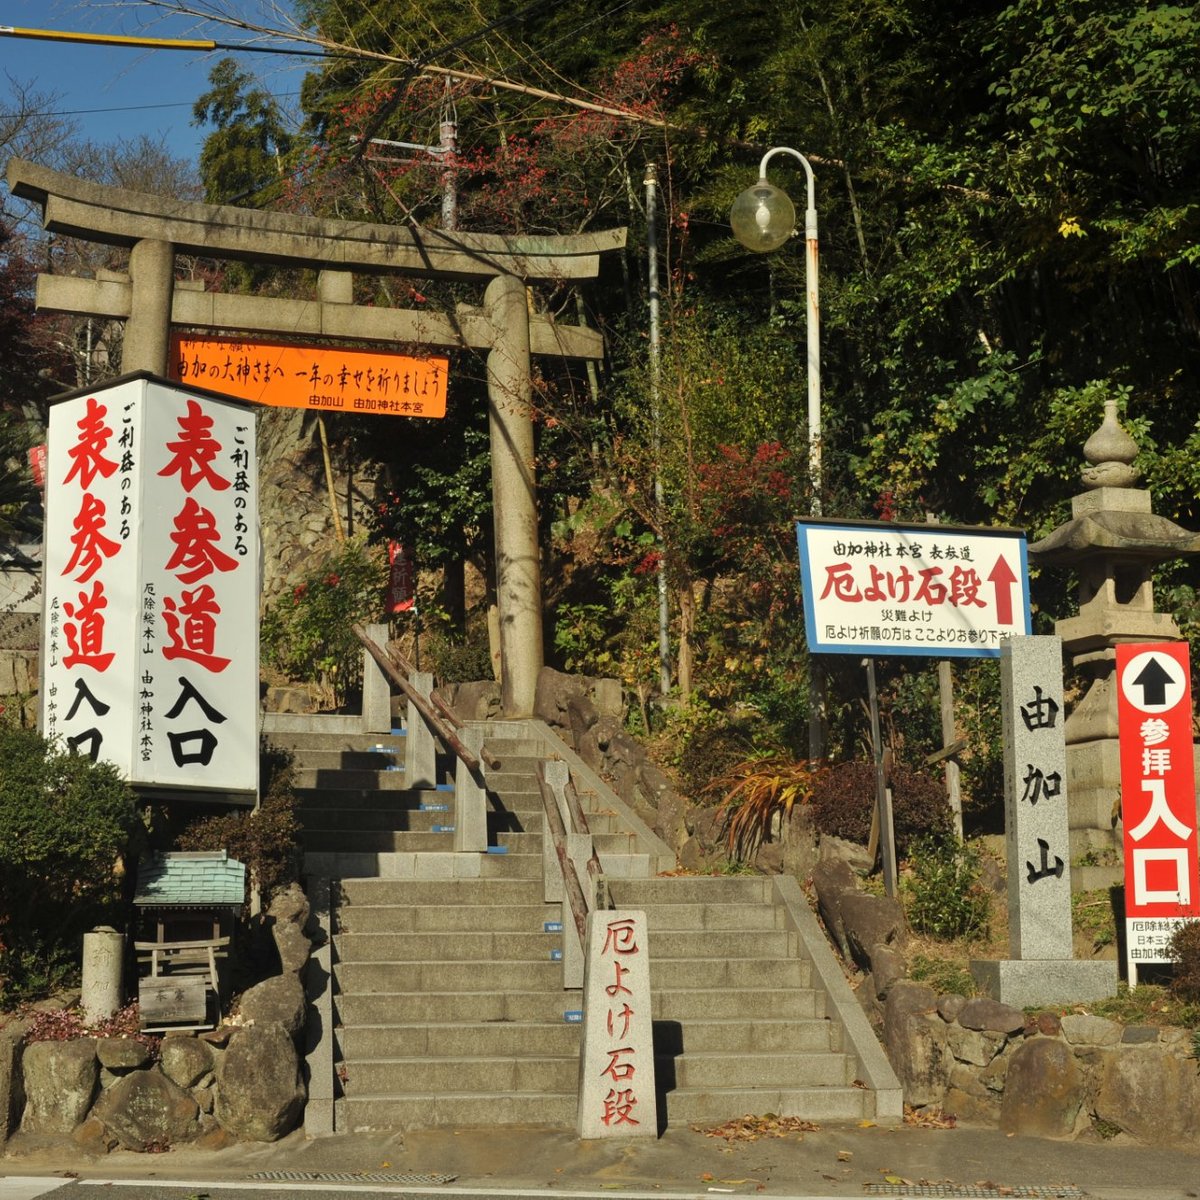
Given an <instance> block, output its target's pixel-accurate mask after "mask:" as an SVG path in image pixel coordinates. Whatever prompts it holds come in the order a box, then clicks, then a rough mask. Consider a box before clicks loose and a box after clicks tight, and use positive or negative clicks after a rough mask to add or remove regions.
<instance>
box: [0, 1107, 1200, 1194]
mask: <svg viewBox="0 0 1200 1200" xmlns="http://www.w3.org/2000/svg"><path fill="white" fill-rule="evenodd" d="M1197 1149H1200V1146H1198V1147H1197ZM5 1152H6V1153H7V1157H0V1200H36V1198H37V1197H39V1196H49V1197H53V1200H195V1198H197V1197H208V1198H209V1200H260V1198H261V1200H280V1198H281V1197H283V1196H301V1197H303V1198H304V1200H324V1198H326V1197H329V1198H331V1200H332V1197H335V1196H347V1195H350V1196H372V1195H374V1196H380V1197H384V1196H393V1197H394V1196H397V1195H401V1196H405V1197H408V1198H410V1200H451V1198H452V1197H462V1198H464V1200H479V1198H481V1197H496V1198H497V1200H525V1198H526V1197H545V1196H546V1195H547V1194H550V1195H554V1194H558V1195H563V1196H568V1197H570V1198H571V1200H593V1198H599V1200H613V1197H619V1198H624V1200H643V1198H644V1197H655V1198H656V1200H724V1198H725V1197H732V1196H748V1197H755V1198H758V1197H761V1200H801V1198H803V1200H848V1198H850V1197H854V1198H856V1200H862V1198H864V1197H875V1196H880V1197H883V1196H897V1197H903V1196H910V1197H941V1198H946V1200H951V1198H958V1197H962V1198H978V1200H987V1198H993V1197H994V1198H997V1200H1027V1198H1028V1200H1051V1198H1052V1197H1056V1196H1062V1197H1064V1198H1069V1200H1082V1198H1086V1200H1191V1198H1194V1197H1200V1155H1198V1154H1197V1153H1196V1152H1195V1151H1192V1152H1190V1153H1189V1152H1187V1151H1181V1150H1179V1149H1154V1148H1150V1147H1146V1146H1138V1145H1135V1144H1131V1143H1126V1144H1119V1140H1118V1142H1117V1143H1114V1142H1104V1141H1101V1140H1099V1139H1096V1140H1090V1141H1088V1140H1079V1141H1048V1140H1043V1139H1038V1138H1029V1137H1006V1136H1005V1135H1004V1134H1003V1133H1002V1132H1000V1131H999V1130H994V1129H969V1128H958V1129H945V1130H942V1129H928V1128H915V1127H911V1126H901V1127H899V1128H892V1129H888V1128H880V1127H865V1128H864V1127H861V1126H854V1125H852V1126H845V1125H843V1126H836V1125H829V1126H824V1127H821V1128H810V1129H809V1130H806V1131H805V1132H803V1133H791V1134H789V1135H788V1136H787V1137H771V1136H766V1135H765V1134H764V1135H763V1136H761V1137H756V1138H754V1139H753V1140H727V1139H726V1138H725V1137H723V1136H712V1131H707V1132H706V1131H694V1130H690V1129H687V1128H671V1129H669V1130H668V1131H667V1132H666V1133H665V1134H664V1135H663V1136H662V1137H661V1138H658V1139H654V1138H645V1139H631V1138H625V1139H613V1140H605V1141H592V1142H581V1141H580V1140H579V1139H578V1138H576V1137H575V1136H574V1135H573V1134H572V1133H570V1132H569V1131H565V1130H545V1129H535V1128H528V1127H522V1128H512V1129H504V1128H489V1129H479V1130H429V1131H416V1132H409V1133H405V1134H398V1133H391V1134H387V1133H379V1134H345V1135H340V1134H339V1135H338V1136H336V1137H327V1138H313V1139H305V1137H304V1135H303V1134H302V1133H296V1134H293V1135H290V1136H289V1137H288V1138H286V1139H284V1140H283V1141H281V1142H277V1143H273V1144H270V1145H264V1144H261V1143H238V1144H235V1145H232V1146H229V1147H227V1148H225V1149H223V1150H214V1151H205V1150H201V1149H199V1148H194V1147H180V1148H177V1149H175V1150H172V1151H170V1152H169V1153H166V1154H160V1155H145V1154H130V1153H127V1152H123V1151H118V1152H115V1153H113V1154H110V1155H107V1156H100V1157H87V1156H85V1155H84V1154H82V1153H81V1152H80V1150H79V1148H78V1147H77V1146H75V1145H73V1144H72V1143H71V1142H70V1141H69V1140H67V1141H62V1142H58V1143H57V1144H54V1145H49V1144H44V1145H43V1144H32V1143H29V1142H28V1141H27V1140H25V1135H19V1136H18V1137H17V1138H14V1139H13V1140H11V1141H10V1142H9V1143H8V1145H7V1146H6V1147H5ZM64 1168H71V1169H72V1170H74V1171H77V1172H78V1173H79V1175H80V1176H83V1178H82V1179H68V1178H64V1176H65V1174H66V1172H65V1171H64ZM266 1173H270V1174H271V1176H272V1178H273V1179H274V1180H277V1181H278V1182H266V1181H264V1175H265V1174H266ZM285 1173H286V1174H285ZM5 1176H7V1178H5ZM297 1176H307V1177H308V1178H309V1179H310V1180H311V1182H303V1181H301V1180H299V1179H297ZM364 1176H365V1178H364ZM39 1177H40V1178H39ZM356 1180H357V1182H355V1181H356ZM393 1180H395V1182H393ZM443 1180H444V1181H445V1182H442V1181H443ZM431 1184H432V1185H433V1186H430V1185H431ZM422 1185H424V1186H422Z"/></svg>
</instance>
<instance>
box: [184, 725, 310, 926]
mask: <svg viewBox="0 0 1200 1200" xmlns="http://www.w3.org/2000/svg"><path fill="white" fill-rule="evenodd" d="M261 762H262V766H261V788H262V801H261V803H260V804H259V807H258V808H257V809H256V810H255V811H254V812H252V813H243V812H240V811H233V812H225V813H220V814H219V815H217V816H208V817H201V818H200V819H199V820H196V821H193V822H192V823H191V824H190V825H188V826H187V827H186V828H185V829H184V830H183V832H182V833H180V835H179V836H178V838H176V841H175V849H176V850H228V851H229V855H230V857H231V858H236V859H237V860H238V862H241V863H245V864H246V872H247V878H246V884H247V887H249V886H251V885H253V886H255V887H257V888H258V890H259V892H260V893H261V894H262V899H263V904H264V905H266V904H268V903H269V902H270V899H271V897H272V896H273V895H274V894H275V893H276V892H277V891H279V890H280V889H281V888H284V887H286V886H287V885H288V884H289V883H293V882H295V881H296V880H297V879H299V878H300V862H301V858H302V851H301V847H300V840H299V838H300V825H299V822H298V821H297V820H296V811H295V810H296V797H295V792H294V790H293V785H292V756H291V755H290V754H289V753H287V751H284V750H279V749H276V748H274V747H268V748H266V749H264V751H263V755H262V760H261Z"/></svg>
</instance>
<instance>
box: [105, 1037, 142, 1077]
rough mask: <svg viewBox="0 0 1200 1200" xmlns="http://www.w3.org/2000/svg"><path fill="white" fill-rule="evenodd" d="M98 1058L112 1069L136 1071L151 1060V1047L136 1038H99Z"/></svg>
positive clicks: (106, 1066)
mask: <svg viewBox="0 0 1200 1200" xmlns="http://www.w3.org/2000/svg"><path fill="white" fill-rule="evenodd" d="M96 1058H97V1059H98V1060H99V1062H100V1065H101V1066H102V1067H105V1068H107V1069H108V1070H110V1071H136V1070H137V1069H138V1067H144V1066H145V1065H146V1064H147V1063H148V1062H149V1061H150V1048H149V1047H148V1046H145V1045H143V1044H142V1043H141V1042H139V1041H137V1040H136V1039H134V1038H115V1037H112V1038H99V1039H97V1041H96Z"/></svg>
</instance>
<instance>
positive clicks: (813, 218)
mask: <svg viewBox="0 0 1200 1200" xmlns="http://www.w3.org/2000/svg"><path fill="white" fill-rule="evenodd" d="M775 154H790V155H791V156H792V157H793V158H796V159H799V161H800V165H801V166H802V167H803V168H804V175H805V178H806V179H807V181H808V206H807V208H806V209H805V211H804V242H805V256H804V287H805V290H806V291H807V293H808V322H807V324H808V331H807V332H808V474H809V478H810V480H811V482H812V514H813V516H820V514H821V302H820V297H819V294H818V291H817V266H818V263H819V257H818V250H817V204H816V186H815V184H814V182H813V170H812V166H811V165H810V164H809V161H808V159H807V158H805V157H804V155H803V154H801V153H800V152H799V151H798V150H793V149H791V148H790V147H789V146H776V147H774V148H773V149H771V150H768V151H767V152H766V154H764V155H763V158H762V162H761V163H760V164H759V167H758V182H757V183H756V184H754V186H753V187H748V188H747V189H746V190H745V191H744V192H743V193H742V194H741V195H740V196H738V198H737V199H736V200H735V201H734V202H733V208H732V210H731V211H730V213H729V224H730V225H731V226H732V227H733V236H734V237H735V238H737V240H738V241H739V242H741V244H742V245H743V246H745V247H746V249H747V250H754V251H755V252H757V253H759V254H765V253H767V252H768V251H770V250H778V249H779V247H780V246H782V245H783V244H784V242H786V241H787V240H788V238H790V237H791V236H792V233H793V231H794V230H795V228H796V209H795V206H794V205H793V204H792V202H791V200H789V199H788V196H787V193H786V192H783V191H781V190H780V189H779V188H777V187H776V186H775V185H774V184H772V183H768V182H767V163H768V162H769V161H770V160H771V157H772V155H775Z"/></svg>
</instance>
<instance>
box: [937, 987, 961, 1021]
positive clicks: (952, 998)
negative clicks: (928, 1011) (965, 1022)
mask: <svg viewBox="0 0 1200 1200" xmlns="http://www.w3.org/2000/svg"><path fill="white" fill-rule="evenodd" d="M966 1002H967V998H966V996H960V995H959V994H958V993H957V992H947V993H946V994H945V995H944V996H939V997H938V1002H937V1010H938V1016H940V1017H941V1018H942V1020H943V1021H957V1020H958V1014H959V1013H960V1012H962V1010H963V1006H964V1005H965V1004H966Z"/></svg>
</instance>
